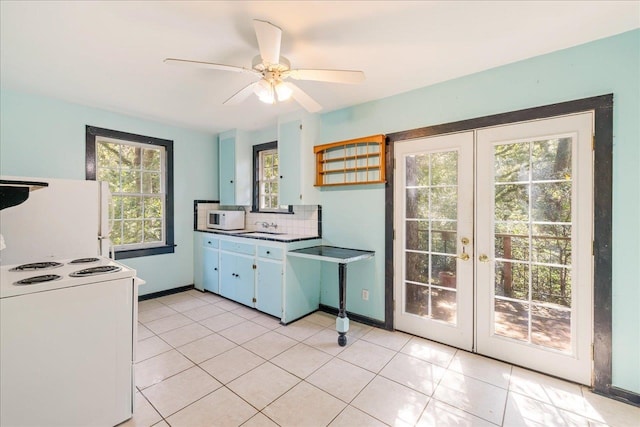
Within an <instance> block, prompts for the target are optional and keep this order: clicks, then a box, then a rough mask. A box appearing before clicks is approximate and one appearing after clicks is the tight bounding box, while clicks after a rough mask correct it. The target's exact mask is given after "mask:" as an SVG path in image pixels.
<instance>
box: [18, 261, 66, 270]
mask: <svg viewBox="0 0 640 427" xmlns="http://www.w3.org/2000/svg"><path fill="white" fill-rule="evenodd" d="M58 267H62V264H61V263H59V262H55V261H45V262H34V263H31V264H22V265H19V266H17V267H13V268H12V269H10V270H9V271H34V270H49V269H52V268H58Z"/></svg>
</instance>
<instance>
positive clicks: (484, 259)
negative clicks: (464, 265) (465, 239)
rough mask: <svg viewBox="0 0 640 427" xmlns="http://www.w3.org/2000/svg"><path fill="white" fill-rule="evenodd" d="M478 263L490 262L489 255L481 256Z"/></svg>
mask: <svg viewBox="0 0 640 427" xmlns="http://www.w3.org/2000/svg"><path fill="white" fill-rule="evenodd" d="M478 261H480V262H489V257H488V256H487V255H485V254H481V255H480V256H479V257H478Z"/></svg>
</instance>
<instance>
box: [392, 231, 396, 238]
mask: <svg viewBox="0 0 640 427" xmlns="http://www.w3.org/2000/svg"><path fill="white" fill-rule="evenodd" d="M392 240H396V229H395V228H394V229H393V239H392Z"/></svg>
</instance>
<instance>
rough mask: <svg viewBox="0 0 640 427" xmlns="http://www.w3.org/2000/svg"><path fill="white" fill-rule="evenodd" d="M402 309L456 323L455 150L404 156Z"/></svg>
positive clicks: (456, 168)
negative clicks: (403, 283) (403, 278)
mask: <svg viewBox="0 0 640 427" xmlns="http://www.w3.org/2000/svg"><path fill="white" fill-rule="evenodd" d="M405 171H406V176H405V185H406V188H405V201H406V202H405V203H406V204H405V216H406V217H405V221H404V223H405V307H404V309H405V312H407V313H411V314H415V315H418V316H423V317H430V318H432V319H434V320H440V321H443V322H447V323H451V324H456V323H457V290H456V287H457V279H456V273H457V271H456V269H457V266H456V250H457V245H456V241H457V220H458V212H457V211H458V185H457V183H458V152H457V151H447V152H434V153H425V154H419V155H409V156H406V157H405Z"/></svg>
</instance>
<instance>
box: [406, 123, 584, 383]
mask: <svg viewBox="0 0 640 427" xmlns="http://www.w3.org/2000/svg"><path fill="white" fill-rule="evenodd" d="M592 135H593V115H592V114H591V113H582V114H576V115H570V116H563V117H557V118H551V119H544V120H536V121H531V122H524V123H516V124H512V125H505V126H497V127H493V128H483V129H480V130H476V131H473V132H464V133H460V134H451V135H445V136H437V137H431V138H425V139H422V140H414V141H406V142H401V143H397V144H396V147H395V161H396V173H395V176H396V178H395V182H394V194H395V196H394V197H395V200H394V203H395V223H394V227H395V231H396V240H395V247H394V250H395V251H394V253H395V260H394V271H395V283H394V293H395V300H396V304H395V305H396V306H395V317H394V321H395V326H396V328H397V329H399V330H404V331H407V332H410V333H414V334H417V335H420V336H423V337H425V338H429V339H433V340H436V341H440V342H444V343H446V344H449V345H453V346H456V347H458V348H462V349H465V350H472V351H475V352H478V353H481V354H484V355H487V356H491V357H494V358H497V359H501V360H504V361H507V362H510V363H514V364H517V365H521V366H525V367H528V368H531V369H534V370H537V371H541V372H545V373H549V374H551V375H555V376H559V377H562V378H566V379H569V380H572V381H576V382H579V383H582V384H591V372H592V355H591V342H592V330H593V327H592V325H593V320H592V310H593V301H592V291H593V283H592V280H593V279H592V277H593V274H592V265H593V262H592V228H593V208H592V206H593V163H592ZM467 256H468V257H469V259H466V258H467ZM465 259H466V260H465Z"/></svg>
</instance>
